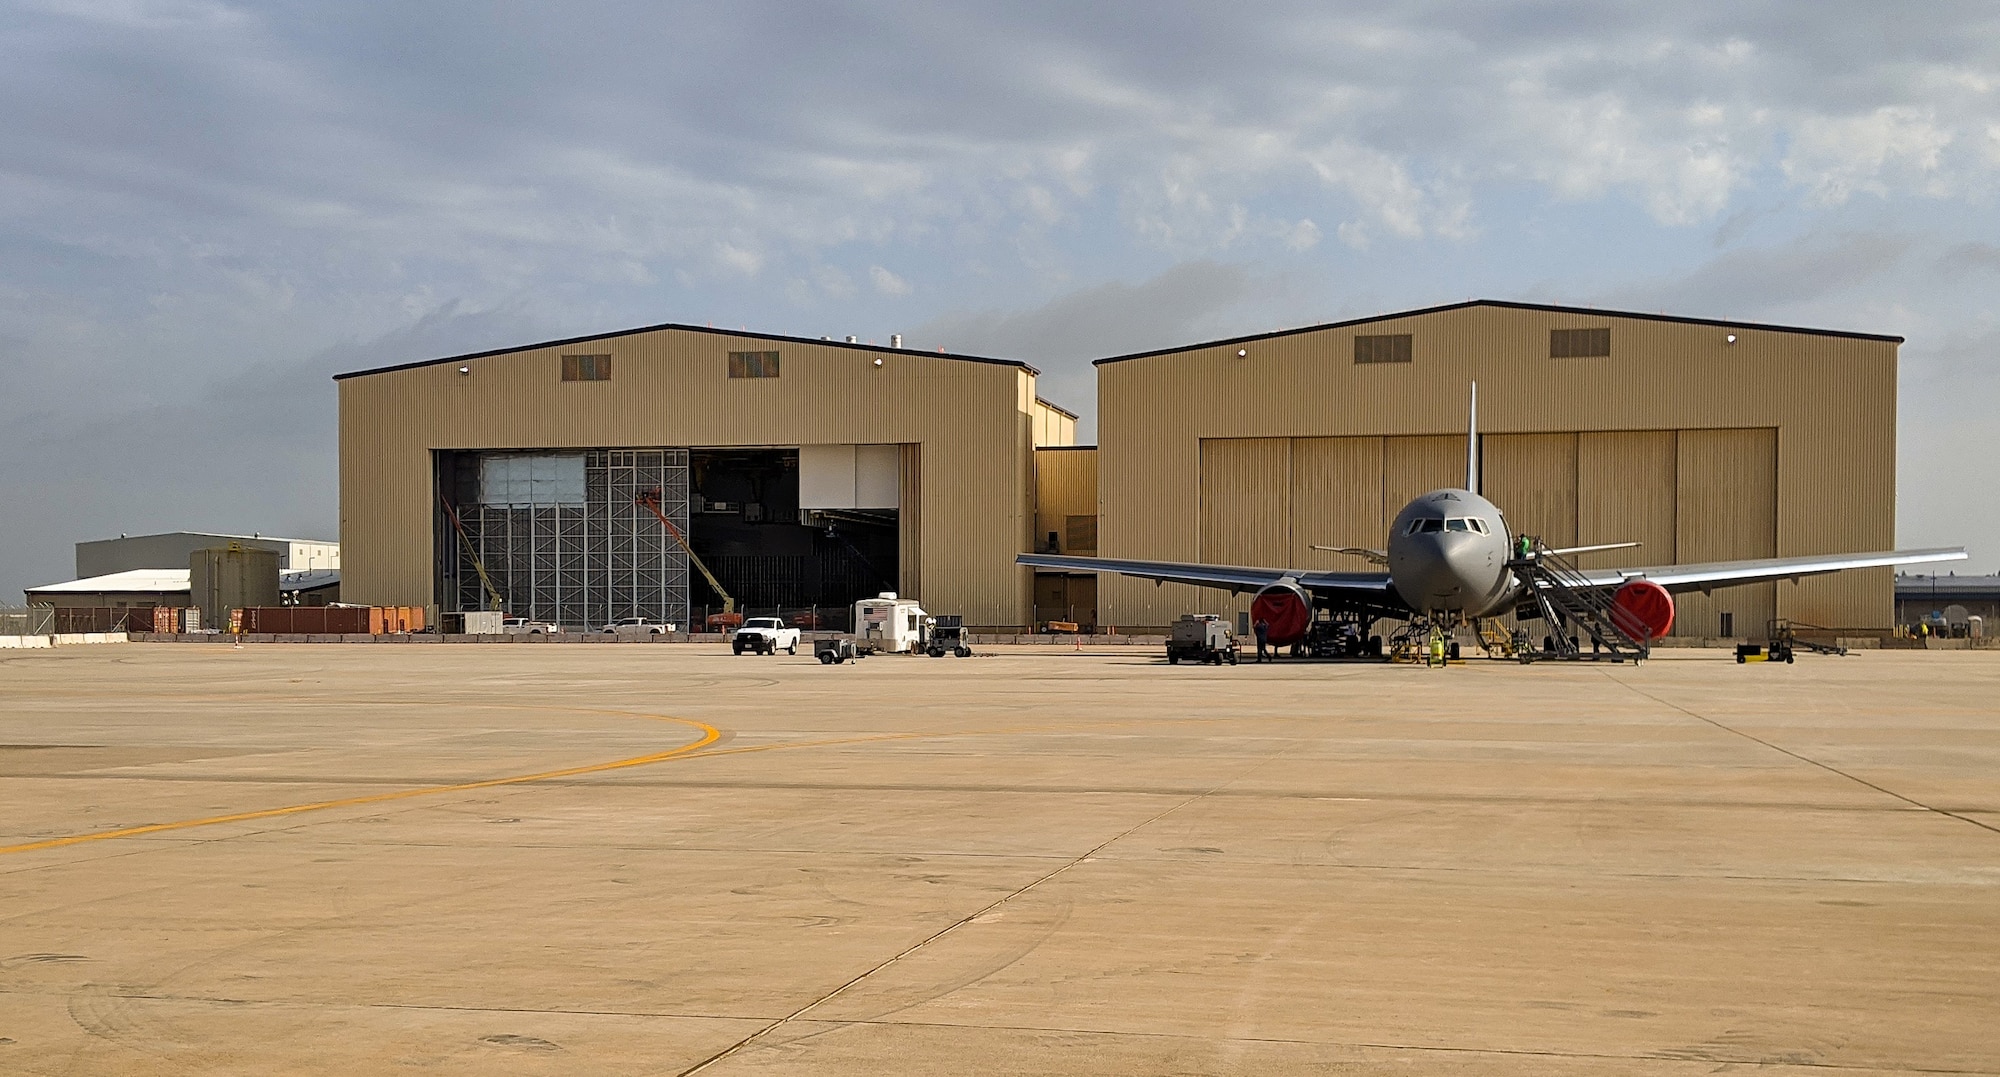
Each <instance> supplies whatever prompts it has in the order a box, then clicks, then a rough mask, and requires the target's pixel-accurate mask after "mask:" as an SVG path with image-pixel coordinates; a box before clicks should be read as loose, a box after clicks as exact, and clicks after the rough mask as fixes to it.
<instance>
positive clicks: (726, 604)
mask: <svg viewBox="0 0 2000 1077" xmlns="http://www.w3.org/2000/svg"><path fill="white" fill-rule="evenodd" d="M634 500H636V501H637V502H638V503H639V504H641V505H644V506H646V507H647V508H649V509H652V510H653V515H655V516H657V517H659V518H660V526H662V527H664V528H666V529H667V534H669V535H672V536H673V537H674V541H675V542H678V543H680V545H681V549H682V550H683V551H685V552H686V553H687V555H688V563H689V564H692V565H693V566H694V567H695V568H697V569H699V570H700V571H701V578H702V579H705V580H707V581H708V585H709V586H710V587H712V588H714V589H715V593H716V594H718V595H721V596H722V617H723V618H724V621H725V623H727V624H728V625H729V626H730V627H731V628H734V627H735V626H736V625H737V624H738V623H739V621H740V618H738V617H737V616H736V599H734V598H732V597H730V594H729V592H728V591H725V590H723V588H722V581H721V580H718V579H716V578H715V573H713V572H710V571H709V570H708V566H707V565H704V564H702V563H701V558H700V557H697V556H695V552H694V547H693V546H690V545H688V540H687V536H686V535H683V534H681V529H680V528H678V527H675V526H674V522H673V521H672V520H669V519H667V514H666V512H665V511H664V510H662V509H661V508H660V491H659V490H657V489H653V490H648V491H646V492H645V493H643V494H640V495H639V496H638V497H637V498H635V499H634ZM702 627H704V628H706V627H707V626H706V625H704V626H702Z"/></svg>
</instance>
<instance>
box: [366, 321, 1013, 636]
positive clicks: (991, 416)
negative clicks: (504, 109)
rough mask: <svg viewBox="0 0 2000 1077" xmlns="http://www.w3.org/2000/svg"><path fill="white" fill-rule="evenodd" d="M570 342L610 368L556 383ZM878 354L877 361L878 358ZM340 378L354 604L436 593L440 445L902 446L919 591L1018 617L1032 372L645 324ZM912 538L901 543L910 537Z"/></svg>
mask: <svg viewBox="0 0 2000 1077" xmlns="http://www.w3.org/2000/svg"><path fill="white" fill-rule="evenodd" d="M773 350H775V351H778V352H779V353H780V354H781V355H782V360H781V362H782V367H781V374H780V376H779V377H776V378H731V377H729V376H728V353H729V352H731V351H773ZM565 354H598V355H604V354H608V355H610V356H611V357H612V366H611V371H612V377H611V380H610V381H602V382H565V381H563V380H561V357H562V356H563V355H565ZM878 358H879V359H880V360H881V362H882V364H883V365H882V366H880V367H877V366H875V365H874V362H875V360H876V359H878ZM460 365H461V364H460V363H457V362H453V363H448V364H438V365H430V366H420V367H412V368H409V369H405V370H395V371H384V372H380V373H376V374H370V375H366V376H360V377H351V378H346V379H343V380H342V381H341V382H340V383H339V390H340V491H341V536H342V539H343V547H344V548H343V562H344V565H343V573H342V588H343V593H344V594H345V595H346V597H347V600H348V601H350V602H363V603H370V604H376V605H423V604H426V603H429V602H431V601H432V592H431V576H432V572H433V565H432V535H431V520H432V509H431V506H432V497H433V492H432V485H431V457H430V453H431V450H433V449H541V448H587V447H598V446H605V447H631V446H638V447H644V446H698V447H728V446H781V447H782V446H795V445H801V444H808V445H811V444H864V445H866V444H903V445H913V446H917V448H916V450H915V451H914V453H906V455H905V457H904V459H905V462H906V464H907V465H909V470H910V471H914V472H915V474H914V476H909V477H906V481H907V482H913V483H914V493H915V500H916V501H917V508H918V514H919V517H920V523H919V525H918V526H919V527H920V531H921V533H920V535H919V536H916V545H917V547H918V548H919V550H920V557H919V558H918V564H917V569H916V572H915V573H914V575H905V577H904V578H905V580H907V581H912V582H915V583H916V584H917V585H918V586H920V587H921V588H923V590H922V592H921V597H922V598H923V600H924V602H925V604H926V605H927V606H928V607H930V608H934V609H936V610H938V611H940V612H947V613H962V614H963V615H964V616H965V617H966V620H967V622H968V623H971V624H1007V625H1014V624H1023V623H1025V622H1026V620H1027V617H1028V603H1029V580H1028V577H1027V576H1026V574H1025V573H1023V572H1021V571H1019V570H1017V569H1016V568H1015V567H1014V565H1013V559H1014V555H1015V554H1016V553H1017V552H1019V551H1021V550H1025V549H1027V548H1028V537H1029V534H1028V529H1029V527H1030V526H1031V523H1032V516H1031V514H1032V505H1033V497H1034V489H1033V462H1032V458H1031V457H1032V452H1033V449H1032V446H1033V434H1034V420H1035V416H1034V414H1033V412H1034V408H1035V392H1034V381H1035V379H1034V375H1033V373H1032V372H1031V371H1028V370H1026V369H1024V368H1021V367H1018V366H1013V365H1006V364H996V363H982V362H973V361H965V360H957V359H950V358H942V357H935V356H925V355H923V354H921V353H912V352H907V351H891V350H881V351H872V350H862V349H853V348H841V347H830V346H821V345H816V344H813V343H810V342H789V341H787V342H773V341H770V340H767V339H757V338H736V337H732V336H730V335H728V334H721V333H702V332H698V331H689V330H676V329H665V330H654V331H649V332H643V333H634V334H630V335H626V336H619V337H611V338H606V339H600V340H594V341H589V342H587V343H582V344H576V345H567V346H557V347H541V348H530V349H523V350H521V351H516V352H508V353H504V354H501V355H493V356H487V357H484V358H478V359H471V360H467V361H465V362H464V363H463V365H465V366H467V367H469V368H470V371H471V373H470V374H469V375H460V374H459V373H458V369H459V366H460ZM906 548H907V547H906Z"/></svg>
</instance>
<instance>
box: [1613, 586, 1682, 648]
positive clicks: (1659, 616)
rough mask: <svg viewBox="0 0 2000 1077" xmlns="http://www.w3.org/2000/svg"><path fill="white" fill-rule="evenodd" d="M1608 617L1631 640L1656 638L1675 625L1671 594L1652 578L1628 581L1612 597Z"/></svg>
mask: <svg viewBox="0 0 2000 1077" xmlns="http://www.w3.org/2000/svg"><path fill="white" fill-rule="evenodd" d="M1611 619H1612V620H1613V621H1614V622H1616V623H1617V625H1618V627H1619V629H1620V630H1622V631H1623V632H1624V633H1625V634H1626V635H1628V636H1631V637H1632V638H1634V639H1643V640H1646V641H1647V642H1651V641H1653V640H1656V639H1659V638H1660V637H1661V636H1664V635H1666V634H1667V630H1668V629H1671V628H1673V627H1674V596H1672V595H1670V594H1668V593H1667V589H1666V588H1664V587H1661V586H1660V585H1659V584H1657V583H1654V582H1653V581H1651V580H1627V581H1626V582H1625V586H1623V587H1620V588H1619V589H1618V592H1617V593H1616V594H1614V595H1612V596H1611Z"/></svg>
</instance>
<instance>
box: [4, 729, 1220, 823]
mask: <svg viewBox="0 0 2000 1077" xmlns="http://www.w3.org/2000/svg"><path fill="white" fill-rule="evenodd" d="M481 705H482V706H488V707H494V708H499V709H520V710H528V709H541V708H539V707H534V708H531V707H529V706H527V705H524V704H509V703H490V704H481ZM564 709H566V710H571V711H577V712H581V713H591V714H612V715H621V716H627V717H638V718H651V719H654V720H656V721H663V722H677V723H679V724H681V725H686V726H692V727H694V728H695V729H699V730H701V734H702V735H701V738H700V739H699V740H696V741H694V742H693V743H691V744H684V745H682V746H680V747H678V748H672V749H669V750H667V751H664V752H653V753H650V754H648V755H635V756H633V757H631V758H629V759H614V760H611V761H610V762H607V763H587V764H584V765H582V766H576V767H565V768H563V769H561V770H546V771H541V772H539V773H536V774H515V775H511V776H509V777H505V778H487V779H484V780H482V781H476V782H458V783H455V784H452V785H429V786H424V787H422V788H418V789H399V790H396V791H395V792H392V793H371V794H369V795H367V796H358V797H342V798H340V799H338V800H321V801H315V802H313V803H311V804H290V805H286V806H285V807H282V808H265V809H262V810H260V811H247V812H234V813H232V814H229V815H211V816H207V817H205V818H200V819H179V820H175V821H174V822H170V823H148V824H146V825H145V826H128V827H121V828H119V829H117V830H100V831H96V832H93V833H89V834H71V835H68V836H66V837H60V838H47V839H44V840H42V841H31V842H26V843H24V844H21V845H0V856H6V855H8V854H9V853H32V852H36V851H39V850H42V849H59V848H62V847H63V846H66V845H82V844H84V843H86V842H93V841H109V840H110V839H112V838H134V837H139V836H140V835H143V834H159V833H163V832H166V831H172V830H188V829H191V828H194V827H200V826H218V825H220V824H223V823H245V822H252V821H255V820H258V819H275V818H280V817H282V816H287V815H298V814H300V813H302V812H310V811H325V810H327V809H329V808H352V807H359V806H362V805H367V804H384V803H388V802H390V801H396V800H408V799H410V798H412V797H426V796H437V795H439V794H443V793H463V792H469V791H471V790H475V789H492V788H496V787H498V786H505V785H524V784H527V783H529V782H541V781H550V780H552V779H556V778H574V777H577V776H579V775H584V774H601V773H603V772H605V771H611V770H623V769H626V768H629V767H643V766H649V765H651V764H654V763H664V762H666V761H668V760H671V759H682V758H687V757H690V756H693V755H694V754H695V753H697V752H700V754H701V755H702V757H703V758H706V757H709V756H718V755H746V754H749V753H752V752H775V751H784V750H787V749H794V748H830V747H838V746H842V745H849V744H870V743H879V742H882V741H897V740H943V739H951V738H957V737H985V736H1012V735H1016V734H1021V733H1047V732H1058V731H1061V730H1057V729H1050V728H1048V727H1046V726H1041V725H1035V726H1014V727H1006V728H999V729H969V730H954V731H941V730H925V731H920V732H912V733H875V734H864V735H860V736H850V737H828V738H824V739H820V740H806V741H796V740H795V741H775V742H772V743H769V744H751V745H742V746H739V747H735V748H721V749H718V750H716V751H713V752H702V751H701V749H703V748H706V747H708V746H709V745H711V744H714V743H715V742H716V741H718V740H720V739H722V730H720V729H717V728H716V727H714V726H712V725H709V724H708V723H706V722H698V721H695V720H694V719H692V718H674V717H670V716H668V715H663V714H645V713H642V712H639V711H626V710H611V709H607V708H600V707H566V708H564ZM1214 720H1218V719H1194V721H1214ZM1157 721H1159V719H1144V718H1142V719H1124V720H1117V721H1107V722H1088V723H1084V724H1083V725H1081V726H1070V727H1067V728H1069V729H1079V728H1081V729H1088V728H1103V727H1107V726H1108V727H1116V726H1129V725H1148V724H1153V723H1155V722H1157Z"/></svg>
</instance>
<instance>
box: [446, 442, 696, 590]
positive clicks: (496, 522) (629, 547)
mask: <svg viewBox="0 0 2000 1077" xmlns="http://www.w3.org/2000/svg"><path fill="white" fill-rule="evenodd" d="M654 490H657V491H658V492H659V498H660V509H661V511H662V512H664V513H666V515H667V517H668V518H669V519H671V520H673V521H674V523H675V524H676V525H677V526H679V527H681V528H683V529H685V528H686V527H687V526H688V453H687V450H686V449H595V450H590V451H588V452H586V453H585V454H584V500H583V503H582V504H580V505H577V504H566V505H526V506H498V505H467V506H463V508H462V509H461V512H460V516H461V518H462V520H463V521H464V524H465V528H466V533H467V536H468V538H469V539H470V540H471V543H472V547H473V549H474V550H475V551H476V555H477V556H478V558H479V560H480V562H481V563H482V564H484V565H485V566H486V571H487V574H488V575H489V576H490V577H491V578H492V580H493V584H494V586H495V588H496V589H498V590H499V592H500V594H501V595H502V596H503V597H504V598H505V600H506V609H507V613H508V615H509V616H513V617H528V618H531V619H534V620H538V621H553V622H555V623H557V624H561V625H565V626H569V627H580V628H586V629H593V628H596V627H598V626H600V625H604V624H607V623H609V622H611V621H614V620H617V619H619V618H621V617H648V618H652V619H654V620H659V621H671V622H673V623H676V624H681V625H685V624H687V623H688V563H687V555H686V554H685V553H683V552H682V551H681V550H680V548H679V547H678V546H676V545H675V543H674V541H673V539H672V538H671V537H670V536H668V535H667V533H666V529H664V528H662V527H661V526H660V522H659V520H657V519H655V518H654V517H653V514H652V512H651V511H650V510H648V509H646V508H645V507H644V506H642V505H640V504H638V499H639V495H640V494H642V493H646V492H648V491H654ZM442 552H444V557H443V558H442V560H443V561H444V565H443V571H444V578H445V580H446V581H447V582H448V583H450V582H453V581H455V583H456V587H455V588H452V590H453V591H454V592H455V597H456V598H457V600H458V608H459V609H466V610H476V609H480V608H482V602H483V598H484V596H483V595H482V594H481V593H480V584H479V579H478V575H477V573H474V572H472V571H471V567H470V566H469V565H462V564H461V562H462V560H463V557H464V553H463V550H462V548H461V547H460V546H458V545H449V546H446V547H444V548H443V551H442Z"/></svg>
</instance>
